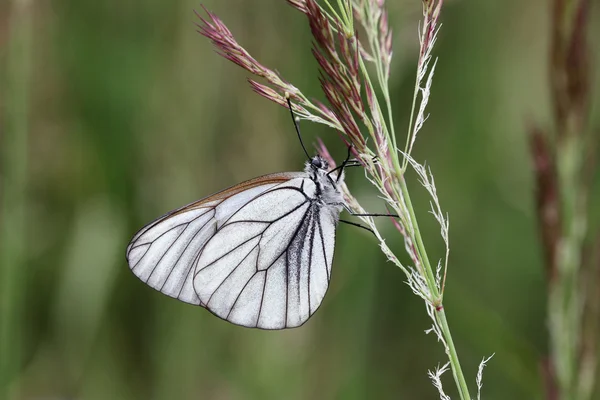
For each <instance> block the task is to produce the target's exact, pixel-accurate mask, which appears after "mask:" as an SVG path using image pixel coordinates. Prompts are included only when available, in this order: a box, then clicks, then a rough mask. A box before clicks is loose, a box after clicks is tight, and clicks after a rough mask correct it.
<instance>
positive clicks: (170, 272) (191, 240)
mask: <svg viewBox="0 0 600 400" xmlns="http://www.w3.org/2000/svg"><path fill="white" fill-rule="evenodd" d="M202 215H204V214H202ZM211 219H212V217H211V218H209V219H207V220H206V222H205V223H204V224H203V225H202V226H201V227H200V229H198V230H197V231H196V233H194V236H192V238H191V239H190V241H189V242H188V243H187V244H186V245H185V247H184V249H183V251H182V252H181V254H179V257H177V260H176V261H175V262H174V263H173V268H171V270H170V271H169V274H168V275H167V278H166V279H165V281H164V282H163V284H162V286H161V287H160V290H161V292H162V289H163V288H164V287H165V285H166V284H167V282H168V280H169V278H170V277H171V274H172V273H173V270H174V269H175V266H176V265H177V264H179V261H180V260H181V256H183V254H184V253H185V251H186V250H187V248H188V247H190V244H192V242H193V241H194V239H196V236H198V234H199V233H200V232H202V231H203V230H204V228H205V227H206V225H208V223H209V222H210V221H211ZM182 233H183V232H182ZM198 253H200V252H198ZM165 254H166V253H165ZM161 258H162V257H161ZM156 265H158V263H157V264H156ZM192 265H194V262H191V263H190V266H189V267H188V268H189V269H191V268H192ZM154 268H156V266H155V267H154ZM188 271H189V270H188ZM152 272H154V271H152ZM188 274H189V272H188V273H186V280H187V275H188ZM150 275H152V274H150ZM148 279H150V278H148ZM183 282H185V280H184V281H183ZM183 286H184V285H181V289H183ZM181 289H179V295H181Z"/></svg>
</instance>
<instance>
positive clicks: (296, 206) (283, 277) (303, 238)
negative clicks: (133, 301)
mask: <svg viewBox="0 0 600 400" xmlns="http://www.w3.org/2000/svg"><path fill="white" fill-rule="evenodd" d="M315 191H316V185H315V183H314V182H313V181H312V180H310V179H308V178H296V179H292V180H290V181H289V182H286V183H284V184H280V185H278V186H276V187H274V188H271V189H269V190H267V191H265V192H263V193H261V194H260V195H258V196H256V197H255V198H253V199H252V200H251V201H249V202H248V203H247V204H245V205H244V206H243V207H241V208H240V209H239V210H238V211H237V212H235V213H234V214H233V215H232V216H231V218H229V219H228V220H227V221H226V222H225V223H224V224H223V226H222V227H221V228H220V229H219V230H218V231H217V232H216V233H215V235H214V236H213V237H212V238H211V239H210V240H209V241H208V243H207V244H206V246H205V247H204V249H203V250H202V252H201V254H200V256H199V258H198V260H197V264H196V267H195V273H194V275H195V276H194V280H193V284H194V289H195V291H196V293H197V295H198V297H199V299H200V301H201V302H202V304H204V306H205V307H206V308H208V309H209V310H210V311H211V312H213V313H214V314H216V315H217V316H219V317H221V318H223V319H225V320H227V321H229V322H232V323H235V324H238V325H243V326H247V327H258V328H262V329H283V328H292V327H296V326H299V325H302V324H303V323H304V322H305V321H306V320H307V319H308V318H309V317H310V316H311V315H312V314H313V313H314V312H315V311H316V310H317V308H318V307H319V305H320V304H321V301H322V300H323V297H324V295H325V292H326V291H327V288H328V285H329V277H330V271H331V263H332V257H333V246H334V242H335V223H336V221H335V220H333V219H331V218H328V215H327V213H326V212H325V210H323V209H322V207H321V206H320V204H319V203H318V202H316V201H315V198H316V197H315V196H316V194H315ZM324 228H325V229H324Z"/></svg>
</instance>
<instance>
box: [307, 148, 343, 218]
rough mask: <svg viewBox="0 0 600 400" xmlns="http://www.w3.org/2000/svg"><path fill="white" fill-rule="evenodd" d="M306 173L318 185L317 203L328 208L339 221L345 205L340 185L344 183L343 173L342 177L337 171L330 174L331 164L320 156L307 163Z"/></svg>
mask: <svg viewBox="0 0 600 400" xmlns="http://www.w3.org/2000/svg"><path fill="white" fill-rule="evenodd" d="M304 171H305V172H306V173H307V174H308V176H309V177H310V179H311V180H312V181H313V182H314V183H315V185H316V193H315V197H316V199H315V201H316V202H317V203H318V204H319V205H320V206H324V207H327V208H328V209H329V210H330V211H331V213H332V216H333V217H334V218H335V219H336V220H337V219H338V218H339V214H340V212H341V211H342V208H343V205H344V196H343V195H342V192H341V191H340V185H342V184H343V183H344V174H343V172H341V174H342V175H341V176H338V172H337V171H336V172H334V173H330V171H329V163H328V162H327V161H326V160H325V159H324V158H322V157H321V156H318V155H317V156H315V157H313V158H312V159H311V161H310V162H307V163H306V167H305V169H304Z"/></svg>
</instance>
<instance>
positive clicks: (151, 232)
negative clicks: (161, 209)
mask: <svg viewBox="0 0 600 400" xmlns="http://www.w3.org/2000/svg"><path fill="white" fill-rule="evenodd" d="M299 175H302V174H301V173H281V174H271V175H265V176H262V177H259V178H256V179H253V180H250V181H246V182H243V183H240V184H239V185H236V186H233V187H231V188H229V189H225V190H223V191H221V192H218V193H216V194H214V195H211V196H208V197H206V198H204V199H202V200H199V201H197V202H194V203H191V204H189V205H187V206H184V207H182V208H180V209H177V210H175V211H172V212H170V213H168V214H167V215H165V216H163V217H161V218H158V219H157V220H155V221H153V222H151V223H150V224H148V225H146V226H145V227H144V228H142V229H141V230H140V231H139V232H138V233H136V235H135V236H134V237H133V239H132V240H131V242H130V243H129V246H128V247H127V261H128V263H129V267H130V268H131V270H132V272H133V273H134V274H135V275H136V276H137V277H138V278H140V279H141V280H142V281H143V282H145V283H147V284H148V285H149V286H151V287H152V288H154V289H156V290H158V291H160V292H162V293H164V294H166V295H168V296H171V297H175V298H177V299H179V300H182V301H184V302H187V303H191V304H196V305H202V304H201V302H200V299H199V298H198V296H197V295H196V292H195V291H194V288H193V284H192V280H193V273H194V266H195V264H196V261H197V260H198V257H199V255H200V253H201V251H202V249H203V248H204V246H205V245H206V243H207V242H208V241H209V239H210V238H212V237H213V236H214V234H215V232H216V231H217V229H219V228H220V227H221V225H223V223H224V222H225V221H226V220H227V219H229V217H230V216H231V215H232V214H234V213H235V212H236V211H238V210H239V209H240V208H241V207H242V206H244V205H246V204H247V203H248V202H250V201H251V200H252V199H253V198H255V197H256V196H258V195H260V194H261V193H263V192H265V191H266V190H269V189H271V188H273V187H275V186H277V185H280V184H282V183H285V182H287V181H289V180H290V179H293V178H295V177H297V176H299Z"/></svg>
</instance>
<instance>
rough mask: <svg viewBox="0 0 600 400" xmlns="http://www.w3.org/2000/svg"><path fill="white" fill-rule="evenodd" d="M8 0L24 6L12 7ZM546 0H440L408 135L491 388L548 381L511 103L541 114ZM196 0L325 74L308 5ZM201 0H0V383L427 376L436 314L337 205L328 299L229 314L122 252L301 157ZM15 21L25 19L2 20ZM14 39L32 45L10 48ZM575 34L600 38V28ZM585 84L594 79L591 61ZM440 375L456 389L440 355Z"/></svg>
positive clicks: (522, 138)
mask: <svg viewBox="0 0 600 400" xmlns="http://www.w3.org/2000/svg"><path fill="white" fill-rule="evenodd" d="M20 3H29V7H26V8H25V12H24V13H21V14H19V15H17V14H16V13H15V12H14V10H15V6H16V5H18V4H20ZM389 3H390V4H389V5H388V8H389V12H390V23H391V25H392V27H393V29H394V51H395V53H394V57H395V60H394V63H393V69H392V93H393V98H394V105H395V118H396V122H397V124H399V126H403V127H406V126H407V124H408V121H407V118H408V113H409V111H410V101H411V95H412V85H413V82H414V73H415V64H416V56H417V45H418V39H417V21H418V20H419V19H420V16H421V14H420V13H421V6H420V2H419V1H416V0H415V1H408V0H402V1H390V2H389ZM548 3H549V2H548V1H546V0H532V1H528V2H522V1H520V0H507V1H502V2H500V1H481V0H455V1H447V2H446V4H445V5H444V9H443V15H442V21H443V27H442V30H441V33H440V36H439V41H438V44H437V47H436V49H435V50H434V54H435V56H438V57H439V61H438V64H437V70H436V76H435V79H434V84H433V92H432V97H431V101H430V108H429V111H430V113H431V116H430V118H429V120H428V121H427V123H426V124H425V127H424V129H423V131H422V132H421V134H420V136H419V140H418V141H417V146H416V153H415V157H416V158H417V159H418V160H420V161H425V160H426V161H427V162H428V164H429V165H431V168H432V171H433V172H434V174H435V178H436V183H437V186H438V193H439V195H440V198H441V201H442V207H443V209H444V210H445V211H447V212H448V213H449V215H450V221H451V223H450V244H451V258H450V267H449V268H450V269H449V276H448V282H447V290H446V297H445V300H446V310H447V314H448V318H449V322H450V326H451V329H452V333H453V335H454V339H455V342H456V346H457V349H458V352H459V355H460V358H461V361H462V364H463V370H464V371H465V373H466V374H467V379H468V381H469V384H470V386H471V390H472V394H474V392H475V374H476V371H477V366H478V364H479V362H480V360H481V359H482V358H483V357H484V356H489V355H491V354H492V353H495V357H494V358H493V359H492V361H491V362H490V363H489V366H488V368H487V369H486V370H485V372H484V389H483V395H484V398H486V399H490V400H492V399H509V398H510V399H541V398H542V397H543V394H542V393H543V390H542V382H541V378H540V363H541V358H542V357H543V355H544V354H545V352H546V348H547V338H546V331H545V307H546V297H545V280H544V274H543V271H542V260H541V250H540V246H539V240H538V237H537V231H536V220H535V211H534V201H533V180H532V173H531V163H530V159H529V155H528V150H527V138H526V135H525V126H526V122H527V121H539V122H541V124H542V125H543V126H549V125H550V121H551V119H550V115H549V100H548V93H549V90H548V88H547V66H546V65H547V45H548V32H549V26H548V23H549V22H548V21H549V4H548ZM205 5H206V6H207V7H208V8H209V9H211V10H213V11H214V12H215V13H216V14H217V15H219V16H220V17H221V18H222V19H223V20H224V21H225V23H226V24H227V25H228V26H229V28H230V29H231V30H232V32H233V33H234V35H236V37H237V39H238V40H239V41H240V42H241V43H242V45H244V46H245V47H246V48H247V49H248V50H249V51H250V52H251V53H252V54H253V55H254V56H255V57H256V58H257V59H258V60H260V61H261V62H262V63H264V64H265V65H268V66H270V67H272V68H275V69H277V70H278V71H280V72H281V73H282V75H283V76H284V77H285V78H286V79H288V80H290V81H291V82H293V83H294V84H295V85H296V86H297V87H299V88H301V89H302V90H303V91H304V92H305V93H307V94H310V95H312V96H314V97H317V98H322V97H323V96H322V95H321V93H320V90H319V85H318V80H317V66H316V63H315V62H314V61H313V59H312V57H311V54H310V43H311V38H310V32H309V29H308V26H307V24H306V20H305V18H304V16H303V15H301V14H300V13H298V12H296V11H295V10H293V9H292V8H291V7H289V6H287V5H286V4H285V1H283V0H261V1H246V0H228V1H226V2H225V1H217V0H206V1H205ZM194 8H199V2H198V1H197V0H177V1H173V0H172V1H159V0H144V1H142V0H129V1H120V0H101V1H84V0H53V1H49V0H47V1H43V0H42V1H23V0H20V1H19V0H13V1H12V2H9V1H6V0H5V1H4V2H2V3H0V46H1V48H0V57H1V61H2V64H1V68H2V70H1V72H2V92H1V95H0V98H1V100H0V101H1V105H2V120H3V122H4V123H5V124H4V125H3V126H4V128H6V127H8V129H4V128H3V132H2V137H0V148H1V152H2V170H1V173H2V175H3V177H4V179H3V181H2V182H3V186H2V188H1V189H0V190H2V193H3V194H4V195H5V196H4V197H5V199H8V200H6V204H5V206H4V210H5V213H4V214H3V216H4V219H3V220H2V221H0V223H2V232H3V234H4V236H3V243H4V254H3V255H2V258H1V260H2V262H3V265H2V268H3V271H4V273H3V275H2V279H3V282H1V284H0V287H2V288H3V289H2V294H1V296H2V297H1V298H2V301H3V308H2V313H3V316H2V320H1V321H2V322H1V323H3V324H4V325H3V326H2V329H3V332H5V333H6V335H8V336H6V335H5V336H4V337H9V338H12V339H11V342H10V343H4V344H3V347H2V348H3V349H4V351H5V353H4V354H0V357H2V358H4V361H10V362H5V363H4V364H7V365H5V366H4V370H3V373H2V377H1V379H2V385H4V388H3V389H2V388H1V387H0V393H2V394H4V395H6V396H7V398H14V399H284V398H285V399H307V398H312V399H367V398H368V399H421V398H423V399H435V398H438V396H437V393H436V391H435V389H434V388H433V386H432V385H431V383H430V381H429V379H428V378H427V370H428V369H433V368H435V367H436V365H438V364H441V363H444V362H445V359H446V357H445V355H444V353H443V350H442V347H441V345H440V344H439V343H437V342H436V339H435V337H434V336H432V335H425V334H424V330H425V329H427V328H429V327H430V322H429V320H428V319H427V317H426V314H425V308H424V306H423V303H422V301H421V300H420V299H418V298H417V297H415V296H414V295H412V293H411V292H410V290H409V288H408V286H407V285H406V284H405V283H404V282H405V277H404V275H403V274H402V273H401V272H400V271H399V270H398V269H396V268H395V267H394V266H393V265H392V264H390V263H386V261H385V258H384V256H383V255H382V254H381V253H380V251H379V249H378V246H377V244H376V242H375V241H374V240H373V239H372V238H371V237H370V236H369V235H368V234H366V233H365V232H363V231H361V230H360V229H355V228H353V227H350V226H340V228H339V229H338V242H337V246H336V259H335V265H334V270H335V272H334V275H333V279H332V281H331V287H330V289H329V292H328V295H327V296H326V298H325V300H324V303H323V306H322V307H321V309H320V311H319V312H318V313H317V314H316V315H315V316H314V317H313V318H312V319H311V320H310V321H309V322H308V323H307V324H306V325H304V326H303V327H301V328H299V329H294V330H289V331H278V332H266V331H258V330H252V329H244V328H240V327H236V326H234V325H230V324H228V323H226V322H223V321H221V320H220V319H218V318H215V317H213V316H212V315H210V314H209V313H208V312H206V311H204V310H203V309H201V308H197V307H193V306H190V305H186V304H184V303H180V302H178V301H175V300H172V299H169V298H167V297H165V296H163V295H161V294H159V293H158V292H156V291H154V290H152V289H150V288H149V287H147V286H146V285H144V284H143V283H142V282H140V281H139V280H138V279H137V278H135V276H134V275H133V274H131V273H130V272H129V268H128V266H127V264H126V262H125V257H124V253H125V247H126V245H127V243H128V241H129V239H130V238H131V236H132V235H133V234H134V233H135V232H136V231H137V230H138V229H139V228H140V227H141V226H143V225H144V224H145V223H147V222H149V221H150V220H152V219H154V218H155V217H157V216H159V215H162V214H163V213H164V212H166V211H168V210H171V209H173V208H177V207H179V206H181V205H183V204H187V203H189V202H191V201H193V200H196V199H198V198H201V197H204V196H206V195H208V194H210V193H212V192H215V191H217V190H220V189H222V188H225V187H227V186H230V185H232V184H235V183H237V182H239V181H242V180H245V179H248V178H251V177H254V176H258V175H261V174H266V173H270V172H275V171H294V170H298V169H300V168H301V166H302V163H303V152H302V151H301V148H300V146H299V144H298V142H297V138H296V136H295V133H294V130H293V127H292V125H291V122H290V120H289V115H288V114H287V112H286V110H284V109H283V108H280V107H278V106H276V105H274V104H273V103H270V102H269V101H267V100H264V99H262V98H260V97H259V96H257V95H256V94H254V93H252V91H251V90H250V89H249V87H248V85H247V84H246V81H245V78H246V77H247V75H248V74H247V73H246V72H245V71H242V70H241V69H240V68H238V67H236V66H234V65H233V64H231V63H229V62H228V61H226V60H224V59H222V58H220V57H218V56H217V55H216V54H215V53H214V52H213V50H212V48H211V44H210V43H209V41H208V40H207V39H205V38H203V37H201V36H200V35H198V34H197V33H196V32H195V27H194V25H193V23H194V22H195V17H194V14H193V12H192V10H193V9H194ZM593 12H594V15H593V16H592V17H591V18H590V22H591V32H590V37H591V38H593V37H595V36H596V37H598V36H597V35H598V34H600V27H599V24H600V14H599V7H595V8H593ZM28 20H29V22H30V23H31V25H29V26H28V25H27V21H28ZM11 21H18V25H15V24H14V23H13V24H12V25H11ZM29 28H31V30H30V33H31V36H30V37H29V39H30V40H28V38H27V37H22V36H20V37H15V35H22V34H27V31H28V29H29ZM11 32H12V33H11ZM15 32H17V33H16V34H15ZM22 39H24V41H22V42H21V43H24V44H25V47H24V48H23V49H24V51H25V52H24V53H21V52H19V51H17V52H11V51H9V49H10V48H11V43H14V42H19V41H21V40H22ZM591 47H592V49H593V50H595V51H596V53H598V42H597V41H594V40H593V39H592V40H591ZM594 56H595V57H596V58H597V56H598V54H595V55H594ZM28 57H29V66H30V70H28V63H27V59H28ZM15 60H16V63H15ZM20 63H22V65H21V64H20ZM595 63H596V64H595V65H600V62H598V61H595ZM11 65H12V67H11ZM596 70H597V69H596ZM19 88H26V90H27V93H28V97H27V98H21V97H19V96H20V93H22V90H21V89H19ZM593 92H594V93H599V92H600V91H599V90H598V84H596V86H595V88H594V90H593ZM595 100H596V101H594V104H596V106H594V107H593V110H592V120H593V121H594V122H593V124H592V126H596V127H597V126H598V122H599V112H598V107H597V104H598V101H597V100H598V96H597V95H595ZM13 101H14V102H16V103H18V102H19V101H21V103H19V104H24V103H23V102H22V101H24V102H25V103H26V104H28V107H29V114H28V116H27V117H26V119H23V121H21V122H26V125H18V124H17V126H16V128H15V129H12V130H11V126H12V125H11V124H12V122H11V119H10V118H11V117H10V112H11V110H13V108H15V109H16V111H15V110H13V111H14V112H13V114H12V115H19V112H20V111H19V106H18V104H17V105H14V104H11V103H12V102H13ZM7 111H8V113H7ZM399 131H401V132H402V131H404V129H399ZM22 132H27V135H28V137H27V138H25V137H24V136H23V134H22ZM303 132H304V135H305V141H306V142H309V143H311V142H314V141H315V139H316V137H317V136H320V137H322V138H323V139H324V140H325V142H326V143H327V145H328V147H329V149H330V150H331V151H332V153H333V155H334V157H336V158H338V159H341V158H342V157H343V156H344V155H345V151H346V149H345V148H344V146H343V145H342V144H341V142H340V141H339V139H338V138H337V135H336V134H334V132H331V131H329V130H327V129H324V128H323V127H321V126H316V125H311V124H309V123H303ZM25 139H26V141H24V140H25ZM19 151H21V153H20V152H19ZM13 179H14V181H13ZM411 179H412V182H411V183H412V188H413V193H414V199H413V200H414V202H415V203H416V204H417V207H418V208H419V213H420V214H419V215H420V217H421V224H422V225H423V230H424V234H425V239H426V241H427V246H428V247H429V248H431V249H432V250H430V251H431V254H432V255H435V257H436V258H437V257H441V256H442V254H443V253H442V250H443V247H442V243H441V241H440V239H439V227H438V226H437V225H436V222H435V220H434V219H433V218H432V217H431V216H430V215H429V214H428V213H427V211H428V209H429V202H428V198H427V196H426V193H425V192H424V191H423V190H421V189H420V188H419V185H418V184H417V183H416V181H415V179H414V176H412V177H411ZM347 180H348V183H349V186H350V188H351V189H352V190H353V192H354V193H355V195H357V197H358V198H359V199H360V200H361V202H362V204H363V206H364V207H365V208H367V209H369V210H372V211H382V210H383V204H382V203H381V201H380V200H379V199H378V198H377V196H376V192H375V191H374V190H373V188H372V187H370V185H369V184H368V182H367V181H366V179H365V178H364V176H363V174H362V173H361V172H360V171H359V170H353V171H349V172H348V177H347ZM21 188H23V192H22V191H21ZM20 193H24V194H20ZM595 198H596V199H597V198H598V197H597V196H596V197H595ZM19 204H20V205H21V206H19ZM592 204H594V203H593V202H592ZM11 207H12V208H11ZM15 210H16V211H15ZM19 212H21V213H20V214H19ZM597 216H598V215H597V214H596V217H597ZM21 221H22V223H21ZM591 224H592V227H594V226H597V225H598V224H597V221H596V222H594V221H592V222H591ZM381 228H382V231H383V232H384V233H385V234H386V235H387V237H388V243H389V244H390V245H391V246H392V248H393V249H394V250H395V251H396V252H397V254H401V255H402V256H403V257H404V251H403V242H402V240H401V238H400V237H399V235H398V234H397V232H396V231H395V230H394V228H393V227H392V226H391V225H390V224H389V223H388V222H387V221H381ZM436 252H437V254H436ZM404 259H405V261H407V260H406V257H405V258H404ZM15 358H16V359H18V360H20V365H19V364H17V363H15V362H14V360H15ZM444 383H445V388H446V389H447V392H448V393H449V394H450V395H453V398H458V396H457V395H455V391H454V382H453V379H452V376H451V373H447V374H446V375H445V376H444ZM7 388H8V389H7ZM599 393H600V392H599ZM2 394H0V396H2ZM598 396H600V394H599V395H598ZM597 398H600V397H597Z"/></svg>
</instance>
